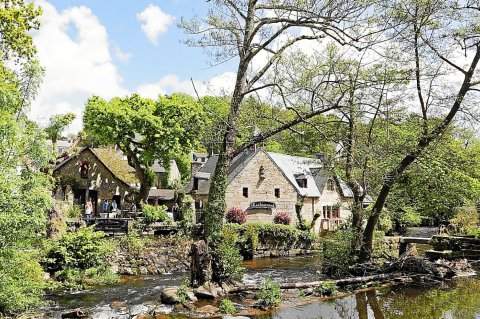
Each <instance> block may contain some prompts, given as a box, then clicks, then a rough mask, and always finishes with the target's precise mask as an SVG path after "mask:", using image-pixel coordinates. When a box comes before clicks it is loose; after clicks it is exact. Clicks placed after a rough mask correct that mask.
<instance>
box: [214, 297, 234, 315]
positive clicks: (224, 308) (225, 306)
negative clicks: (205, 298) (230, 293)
mask: <svg viewBox="0 0 480 319" xmlns="http://www.w3.org/2000/svg"><path fill="white" fill-rule="evenodd" d="M218 308H219V309H220V312H221V313H226V314H234V313H235V312H236V311H237V310H236V309H235V304H234V303H233V302H232V301H231V300H229V299H222V301H220V305H219V306H218Z"/></svg>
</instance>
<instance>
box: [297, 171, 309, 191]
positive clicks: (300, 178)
mask: <svg viewBox="0 0 480 319" xmlns="http://www.w3.org/2000/svg"><path fill="white" fill-rule="evenodd" d="M295 180H296V181H297V184H298V186H300V187H301V188H307V176H306V175H305V174H303V173H302V174H295Z"/></svg>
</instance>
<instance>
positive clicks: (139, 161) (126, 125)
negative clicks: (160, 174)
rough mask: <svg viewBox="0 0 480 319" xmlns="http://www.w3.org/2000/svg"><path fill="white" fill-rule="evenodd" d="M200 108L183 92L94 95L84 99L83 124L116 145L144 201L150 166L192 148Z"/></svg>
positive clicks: (150, 179)
mask: <svg viewBox="0 0 480 319" xmlns="http://www.w3.org/2000/svg"><path fill="white" fill-rule="evenodd" d="M203 115H204V113H203V109H202V108H201V106H200V105H199V104H198V102H196V101H195V100H194V99H193V98H192V97H190V96H188V95H185V94H173V95H171V96H160V97H159V98H158V100H156V101H153V100H151V99H144V98H141V97H140V96H139V95H137V94H134V95H132V96H129V97H126V98H114V99H112V100H111V101H109V102H108V101H105V100H104V99H102V98H100V97H97V96H94V97H92V98H90V99H89V100H88V101H87V104H86V110H85V115H84V118H83V120H84V124H85V129H86V130H87V131H90V132H93V133H94V134H95V135H96V136H97V137H98V138H99V139H100V140H101V141H102V142H103V143H105V144H115V145H117V146H118V147H119V148H120V149H121V150H122V151H123V153H124V154H125V155H126V156H127V159H128V162H129V164H130V165H131V166H132V167H134V168H135V174H136V175H137V177H138V178H139V180H140V182H141V186H140V192H139V200H142V199H143V200H144V201H146V200H147V198H148V193H149V191H150V188H151V186H152V185H153V182H154V178H155V175H154V174H153V172H152V171H151V169H150V167H151V165H152V164H153V163H154V161H155V160H161V161H162V162H163V165H164V166H165V167H168V166H169V165H170V161H171V160H172V159H178V158H181V157H182V156H184V155H185V154H187V153H188V152H190V151H191V150H192V149H194V148H195V146H196V143H197V139H198V135H199V132H200V125H201V123H202V119H203Z"/></svg>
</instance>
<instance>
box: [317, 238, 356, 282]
mask: <svg viewBox="0 0 480 319" xmlns="http://www.w3.org/2000/svg"><path fill="white" fill-rule="evenodd" d="M353 238H354V233H353V231H351V230H337V231H335V232H331V233H329V234H328V235H327V236H326V237H325V238H324V239H323V241H322V254H321V259H322V272H323V273H325V274H327V275H330V276H334V277H340V276H343V275H346V274H347V273H348V269H349V266H350V265H352V264H353V263H354V262H355V259H354V258H352V256H353V253H352V241H353Z"/></svg>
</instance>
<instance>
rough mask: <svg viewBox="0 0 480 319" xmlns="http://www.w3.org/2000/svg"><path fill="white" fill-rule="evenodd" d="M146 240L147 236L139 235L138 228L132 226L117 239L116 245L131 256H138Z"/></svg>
mask: <svg viewBox="0 0 480 319" xmlns="http://www.w3.org/2000/svg"><path fill="white" fill-rule="evenodd" d="M147 242H148V239H147V238H145V237H142V236H140V234H139V233H138V230H137V229H135V228H132V229H130V230H129V232H128V235H126V236H122V237H120V239H119V240H118V247H119V248H120V249H121V250H123V251H125V252H128V253H129V254H131V255H132V256H134V257H138V256H139V255H140V254H141V253H142V251H143V249H144V248H145V245H146V244H147Z"/></svg>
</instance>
